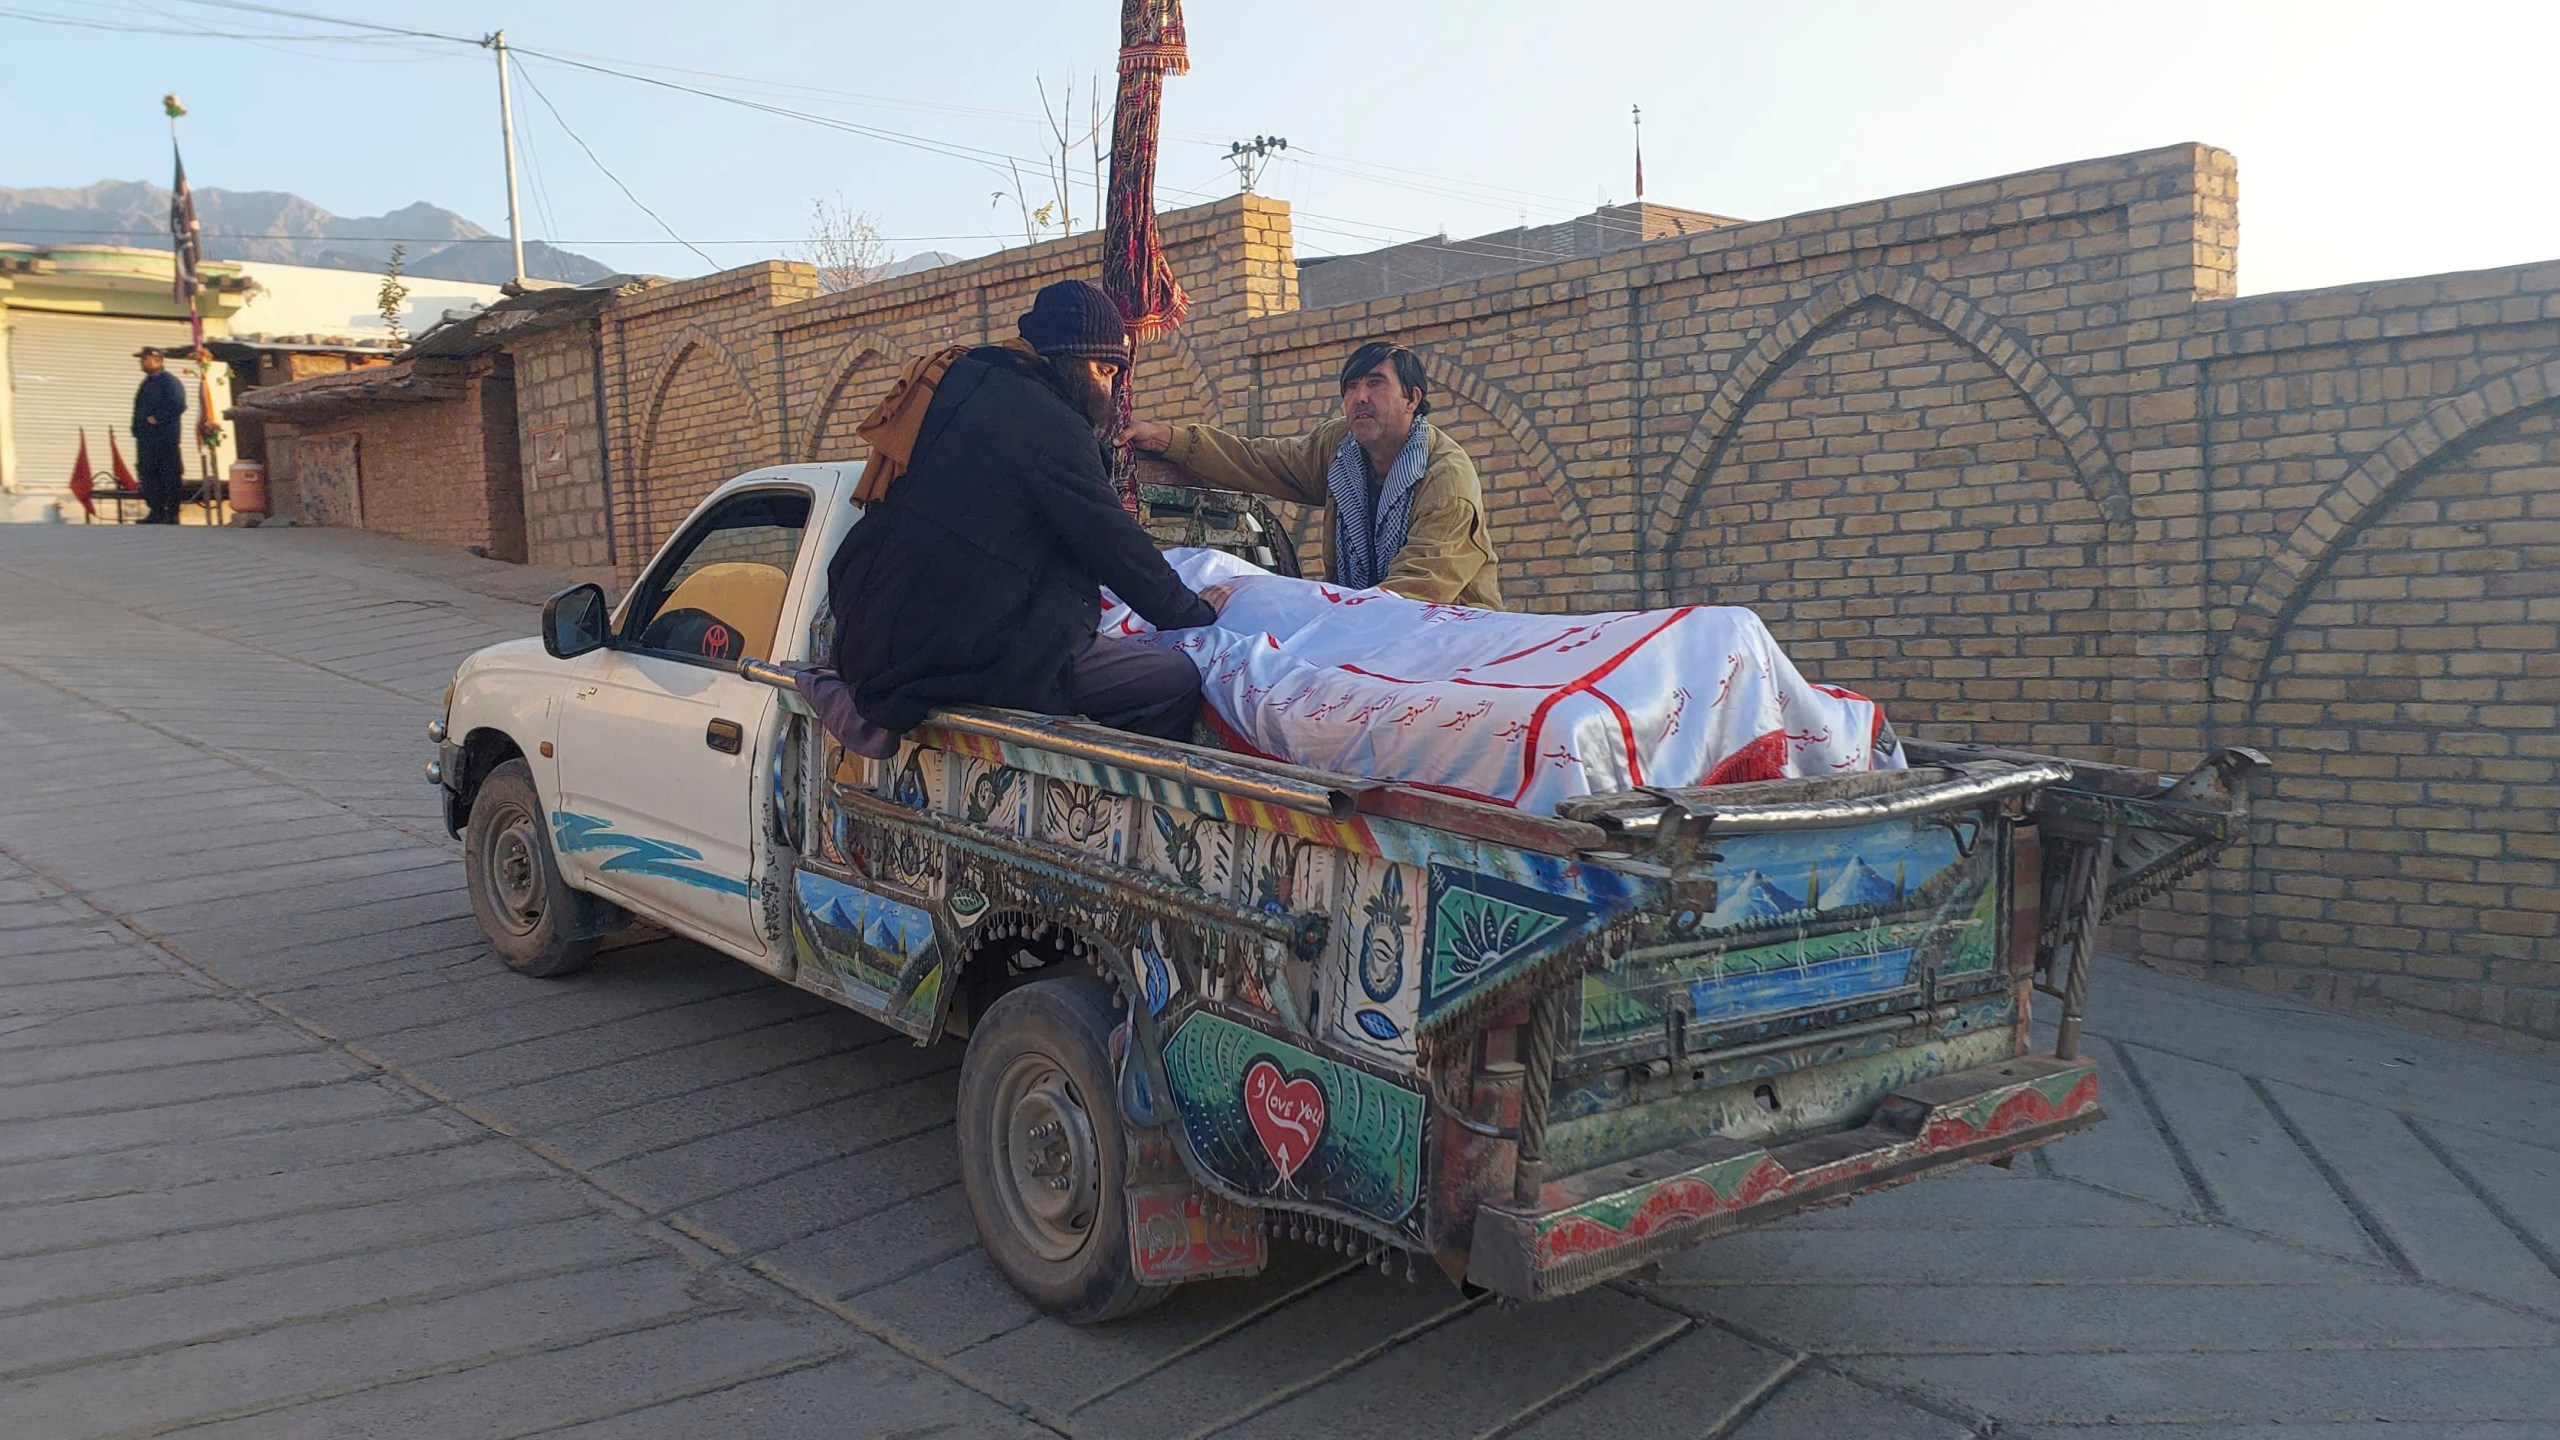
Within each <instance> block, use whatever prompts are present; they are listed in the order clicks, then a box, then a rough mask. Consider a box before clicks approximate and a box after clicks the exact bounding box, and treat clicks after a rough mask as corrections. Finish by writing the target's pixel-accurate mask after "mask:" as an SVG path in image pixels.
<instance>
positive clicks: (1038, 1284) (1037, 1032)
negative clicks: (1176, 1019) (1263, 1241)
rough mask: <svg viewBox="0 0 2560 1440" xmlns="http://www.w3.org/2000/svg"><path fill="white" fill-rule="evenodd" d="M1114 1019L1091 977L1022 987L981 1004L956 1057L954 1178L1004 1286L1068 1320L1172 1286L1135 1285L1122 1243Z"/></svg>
mask: <svg viewBox="0 0 2560 1440" xmlns="http://www.w3.org/2000/svg"><path fill="white" fill-rule="evenodd" d="M1118 1020H1119V1015H1118V1013H1117V1012H1116V1011H1115V1010H1114V1009H1113V1008H1112V1004H1111V991H1110V990H1109V989H1108V988H1107V987H1105V986H1104V985H1103V984H1102V982H1100V981H1098V980H1094V979H1091V978H1089V977H1085V976H1074V977H1068V978H1061V979H1056V980H1043V981H1040V982H1038V983H1036V984H1032V985H1025V986H1023V987H1021V988H1020V989H1018V990H1014V991H1011V992H1009V993H1007V994H1006V995H1005V996H1004V997H1003V998H1002V999H999V1000H998V1001H996V1003H995V1004H994V1005H993V1006H991V1007H989V1008H988V1010H987V1014H986V1018H985V1020H983V1021H982V1022H980V1023H979V1024H978V1025H977V1026H976V1027H975V1029H974V1030H973V1032H972V1033H971V1035H970V1036H969V1053H968V1055H967V1057H966V1058H965V1059H964V1060H962V1062H961V1065H960V1117H959V1119H960V1127H959V1128H960V1177H961V1181H962V1183H963V1185H964V1187H965V1188H966V1190H967V1191H968V1196H969V1215H970V1218H971V1219H973V1220H975V1221H976V1222H977V1226H978V1238H979V1239H980V1240H982V1241H983V1242H985V1244H986V1247H987V1257H988V1258H989V1259H990V1260H993V1261H994V1262H995V1266H996V1269H997V1270H999V1271H1001V1272H1002V1273H1003V1275H1004V1278H1005V1279H1006V1280H1008V1281H1010V1282H1011V1283H1012V1285H1013V1288H1014V1289H1016V1290H1019V1291H1021V1292H1022V1294H1023V1295H1024V1297H1025V1298H1027V1299H1029V1300H1030V1301H1031V1302H1032V1303H1033V1304H1035V1305H1038V1306H1039V1307H1040V1308H1041V1309H1043V1310H1045V1311H1047V1312H1048V1313H1050V1314H1052V1315H1055V1316H1057V1317H1058V1318H1059V1319H1061V1320H1065V1321H1068V1322H1070V1323H1072V1324H1077V1325H1090V1324H1095V1323H1098V1322H1100V1321H1104V1320H1114V1319H1118V1318H1119V1317H1121V1316H1124V1315H1130V1314H1134V1313H1136V1312H1138V1311H1140V1310H1143V1309H1146V1308H1148V1307H1149V1306H1152V1305H1154V1304H1155V1303H1156V1302H1158V1301H1160V1300H1162V1299H1163V1298H1164V1297H1165V1296H1166V1295H1167V1294H1169V1293H1171V1287H1169V1286H1144V1285H1140V1284H1139V1283H1138V1272H1137V1267H1136V1264H1135V1262H1134V1260H1133V1258H1132V1256H1131V1254H1130V1250H1129V1223H1128V1202H1127V1201H1126V1199H1124V1198H1123V1195H1122V1185H1123V1182H1124V1177H1125V1175H1126V1173H1127V1165H1128V1151H1127V1149H1126V1144H1127V1142H1126V1138H1125V1136H1124V1134H1123V1132H1122V1129H1121V1123H1120V1109H1119V1102H1118V1091H1117V1089H1116V1087H1115V1086H1114V1085H1113V1084H1112V1079H1111V1063H1110V1059H1109V1053H1110V1048H1109V1047H1110V1039H1111V1030H1112V1027H1113V1026H1114V1025H1115V1024H1116V1023H1118Z"/></svg>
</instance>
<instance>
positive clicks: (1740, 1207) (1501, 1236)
mask: <svg viewBox="0 0 2560 1440" xmlns="http://www.w3.org/2000/svg"><path fill="white" fill-rule="evenodd" d="M2102 1114H2103V1112H2102V1111H2100V1110H2099V1108H2098V1072H2097V1067H2095V1066H2094V1065H2092V1064H2090V1063H2089V1062H2088V1061H2086V1060H2056V1059H2054V1058H2052V1057H2051V1056H2021V1057H2019V1058H2017V1059H2014V1060H2005V1061H2002V1062H2001V1063H1999V1064H1997V1065H1984V1066H1980V1067H1978V1068H1976V1069H1972V1070H1959V1071H1956V1072H1954V1073H1953V1074H1948V1075H1941V1076H1938V1077H1937V1078H1935V1079H1932V1080H1925V1081H1922V1082H1920V1083H1918V1084H1914V1085H1909V1086H1905V1087H1903V1088H1902V1089H1900V1090H1896V1091H1894V1092H1893V1093H1892V1094H1890V1095H1887V1096H1886V1097H1885V1098H1884V1102H1883V1103H1882V1104H1880V1105H1878V1106H1877V1107H1876V1112H1875V1116H1874V1118H1872V1119H1870V1120H1869V1121H1868V1122H1867V1123H1866V1124H1864V1125H1861V1126H1859V1127H1858V1128H1857V1129H1854V1130H1846V1131H1842V1132H1840V1133H1838V1134H1832V1135H1817V1136H1812V1137H1809V1138H1806V1139H1802V1140H1793V1141H1788V1142H1785V1143H1783V1144H1779V1145H1776V1146H1761V1145H1755V1144H1752V1143H1750V1142H1747V1141H1737V1140H1702V1141H1697V1142H1694V1143H1692V1144H1688V1145H1681V1146H1676V1147H1673V1148H1671V1149H1668V1150H1658V1151H1655V1152H1654V1153H1653V1154H1650V1155H1645V1156H1640V1157H1638V1158H1636V1159H1634V1160H1628V1161H1623V1162H1620V1163H1617V1164H1612V1165H1603V1166H1598V1167H1596V1168H1593V1169H1590V1170H1586V1171H1583V1172H1582V1173H1580V1174H1577V1175H1566V1176H1561V1177H1559V1178H1557V1179H1555V1180H1552V1181H1549V1182H1548V1184H1547V1186H1546V1189H1545V1191H1544V1193H1543V1194H1542V1195H1541V1196H1540V1197H1539V1199H1540V1203H1539V1204H1538V1205H1537V1206H1536V1207H1535V1208H1526V1209H1524V1208H1521V1207H1517V1206H1511V1205H1499V1206H1497V1205H1487V1206H1485V1207H1483V1208H1481V1209H1479V1210H1478V1211H1477V1212H1476V1230H1475V1245H1474V1248H1473V1251H1472V1253H1471V1255H1470V1258H1469V1260H1468V1265H1467V1278H1468V1279H1469V1280H1471V1281H1473V1282H1474V1283H1476V1284H1478V1285H1482V1286H1484V1287H1485V1288H1486V1289H1489V1290H1492V1291H1494V1292H1495V1293H1497V1294H1501V1295H1507V1296H1510V1297H1512V1298H1514V1299H1521V1300H1544V1299H1552V1298H1554V1297H1556V1296H1559V1295H1570V1294H1572V1293H1573V1292H1574V1291H1576V1290H1581V1289H1584V1288H1586V1287H1588V1286H1592V1285H1596V1284H1599V1283H1600V1282H1601V1281H1603V1280H1607V1279H1610V1278H1612V1277H1614V1276H1617V1275H1622V1274H1624V1273H1626V1272H1627V1271H1629V1270H1633V1269H1635V1268H1637V1267H1638V1266H1641V1265H1644V1264H1647V1263H1649V1262H1651V1261H1654V1260H1658V1259H1660V1258H1662V1257H1663V1256H1664V1255H1667V1254H1669V1253H1671V1252H1672V1251H1674V1250H1679V1249H1683V1248H1685V1247H1687V1246H1690V1245H1693V1244H1696V1243H1697V1242H1699V1241H1701V1240H1705V1239H1708V1238H1709V1237H1711V1236H1716V1235H1722V1234H1726V1233H1729V1232H1731V1231H1735V1230H1744V1229H1749V1228H1750V1227H1752V1226H1755V1225H1760V1224H1765V1223H1767V1222H1768V1221H1770V1220H1774V1219H1776V1218H1778V1217H1779V1216H1782V1215H1785V1214H1788V1213H1790V1212H1793V1211H1796V1210H1801V1209H1804V1208H1806V1207H1808V1206H1811V1205H1816V1204H1819V1203H1821V1202H1823V1201H1827V1200H1839V1199H1845V1198H1847V1197H1849V1196H1851V1195H1856V1194H1859V1193H1861V1192H1863V1191H1868V1190H1881V1189H1884V1188H1886V1187H1888V1186H1892V1185H1898V1184H1901V1183H1902V1182H1904V1181H1906V1180H1915V1179H1918V1178H1919V1177H1921V1176H1923V1175H1930V1174H1934V1173H1936V1172H1938V1171H1941V1170H1952V1169H1954V1168H1955V1167H1957V1166H1959V1165H1967V1164H1972V1163H1974V1162H1976V1161H1981V1160H1990V1159H1995V1158H1997V1157H1999V1156H2002V1155H2009V1154H2014V1153H2016V1152H2018V1151H2020V1150H2027V1149H2032V1148H2033V1147H2035V1146H2038V1145H2042V1144H2045V1143H2047V1142H2048V1141H2052V1140H2058V1139H2060V1138H2062V1137H2063V1136H2065V1135H2068V1134H2071V1133H2072V1132H2074V1131H2077V1130H2084V1129H2087V1128H2088V1127H2089V1126H2091V1125H2094V1124H2096V1123H2097V1122H2098V1121H2099V1119H2100V1118H2101V1117H2102Z"/></svg>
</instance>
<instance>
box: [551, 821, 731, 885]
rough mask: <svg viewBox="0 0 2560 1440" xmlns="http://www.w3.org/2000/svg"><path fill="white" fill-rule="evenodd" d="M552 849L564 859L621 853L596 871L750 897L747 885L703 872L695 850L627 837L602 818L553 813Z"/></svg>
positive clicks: (631, 836) (688, 847)
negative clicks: (573, 855)
mask: <svg viewBox="0 0 2560 1440" xmlns="http://www.w3.org/2000/svg"><path fill="white" fill-rule="evenodd" d="M551 846H552V848H553V849H555V850H558V851H559V852H560V853H562V854H564V855H566V854H571V853H583V852H585V851H589V850H619V851H621V852H622V853H621V854H619V855H616V856H614V857H613V858H612V859H610V860H607V861H605V862H604V863H603V864H601V865H598V866H597V867H596V869H598V870H599V871H602V872H605V873H607V874H622V875H654V876H656V877H657V878H659V879H661V880H673V881H675V882H676V883H677V884H679V885H691V886H694V887H696V888H698V889H703V890H712V891H717V892H719V893H720V894H723V895H746V894H749V893H751V892H750V890H749V888H748V885H747V882H746V881H744V880H742V879H737V878H734V877H732V876H728V875H722V874H719V873H718V872H716V871H711V870H705V869H703V868H702V866H701V865H700V863H699V862H700V861H701V859H702V852H701V851H699V850H696V849H694V848H693V847H692V846H690V845H678V844H676V843H675V842H674V841H672V840H652V839H650V838H649V837H648V836H646V835H625V834H623V833H622V832H620V831H618V830H616V829H614V828H613V822H612V821H610V820H607V819H604V818H602V817H601V816H596V815H579V814H574V813H572V812H570V811H567V810H554V811H552V812H551Z"/></svg>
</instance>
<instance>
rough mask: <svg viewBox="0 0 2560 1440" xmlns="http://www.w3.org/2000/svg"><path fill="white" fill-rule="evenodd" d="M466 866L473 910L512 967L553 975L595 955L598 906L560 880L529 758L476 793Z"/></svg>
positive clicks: (501, 770) (496, 773)
mask: <svg viewBox="0 0 2560 1440" xmlns="http://www.w3.org/2000/svg"><path fill="white" fill-rule="evenodd" d="M462 869H463V874H464V876H465V878H466V879H467V880H468V881H469V883H470V887H471V913H472V915H473V916H474V917H475V918H477V919H478V920H479V922H480V929H481V932H482V933H484V934H486V935H487V936H488V937H489V948H490V949H492V950H495V951H497V952H498V958H499V959H501V960H504V961H505V962H507V968H508V969H510V970H514V971H517V972H518V973H520V974H525V975H536V976H543V977H546V978H547V977H549V976H553V975H567V974H571V973H573V972H575V971H579V970H583V969H585V968H587V966H588V964H589V963H590V962H592V961H593V960H594V959H595V954H596V937H595V914H596V912H595V904H594V902H593V901H591V900H590V899H588V898H587V897H586V896H585V895H584V894H581V893H580V892H578V891H576V890H573V889H571V888H569V882H568V881H566V880H564V879H562V878H561V876H560V862H559V860H558V859H557V858H556V857H554V856H553V855H552V853H551V836H550V833H549V831H548V830H547V829H546V828H545V827H544V825H543V823H542V797H541V796H540V795H539V794H537V793H536V792H535V790H534V786H533V769H532V767H531V766H528V765H526V764H525V763H524V762H523V761H522V760H510V761H508V762H507V763H505V764H504V765H501V766H499V767H498V768H497V769H495V770H492V771H490V772H489V777H488V778H487V779H485V780H483V781H481V782H480V788H479V790H478V792H477V793H476V794H474V795H473V796H472V798H471V823H470V824H469V826H467V827H466V828H465V829H464V831H463V841H462Z"/></svg>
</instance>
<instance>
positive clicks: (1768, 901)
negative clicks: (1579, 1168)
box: [1578, 818, 2000, 1060]
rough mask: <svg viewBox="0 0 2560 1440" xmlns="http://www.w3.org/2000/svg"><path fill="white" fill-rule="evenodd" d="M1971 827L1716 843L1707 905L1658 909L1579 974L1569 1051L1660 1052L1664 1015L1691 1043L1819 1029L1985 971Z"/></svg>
mask: <svg viewBox="0 0 2560 1440" xmlns="http://www.w3.org/2000/svg"><path fill="white" fill-rule="evenodd" d="M1977 838H1979V832H1978V831H1973V830H1970V829H1966V830H1963V831H1959V830H1957V829H1951V828H1950V827H1949V826H1948V825H1947V824H1945V823H1944V822H1943V821H1942V820H1941V821H1934V822H1933V821H1931V820H1929V819H1926V818H1923V819H1921V820H1918V821H1909V820H1897V821H1889V822H1885V823H1882V824H1878V825H1872V826H1865V827H1861V828H1858V829H1851V830H1827V831H1810V832H1805V833H1802V834H1794V835H1765V836H1750V837H1745V838H1741V839H1736V840H1731V841H1727V842H1725V843H1724V844H1723V845H1721V846H1720V847H1719V849H1720V853H1721V855H1722V857H1723V858H1722V859H1721V860H1720V861H1719V862H1718V863H1717V865H1716V866H1715V868H1714V870H1713V872H1712V874H1713V878H1714V879H1715V882H1716V902H1715V904H1714V906H1713V907H1712V908H1711V909H1706V910H1703V911H1697V910H1692V911H1686V912H1681V913H1679V914H1676V915H1674V916H1671V917H1669V918H1668V919H1667V920H1666V921H1664V922H1663V923H1662V924H1661V925H1660V926H1659V927H1657V928H1656V929H1655V930H1653V931H1651V932H1649V933H1647V934H1646V935H1644V936H1641V937H1638V938H1636V939H1635V941H1634V942H1633V943H1631V944H1629V945H1627V946H1626V947H1625V948H1624V949H1623V950H1622V952H1621V953H1620V954H1619V955H1618V956H1616V957H1614V958H1613V959H1611V960H1610V961H1609V962H1608V963H1607V964H1606V965H1604V966H1603V967H1602V968H1601V969H1600V970H1598V971H1596V972H1594V973H1592V974H1591V975H1589V976H1587V977H1585V979H1584V981H1583V985H1582V992H1581V1015H1580V1025H1579V1031H1578V1041H1579V1046H1580V1048H1581V1050H1582V1052H1583V1053H1584V1054H1586V1055H1592V1056H1600V1055H1607V1056H1613V1057H1617V1056H1623V1057H1624V1058H1626V1059H1630V1060H1632V1059H1639V1058H1644V1057H1646V1056H1650V1055H1654V1054H1659V1053H1662V1052H1663V1051H1664V1050H1665V1049H1666V1048H1667V1046H1668V1043H1669V1042H1668V1033H1669V1030H1668V1020H1669V1017H1670V1016H1672V1015H1674V1014H1676V1015H1677V1016H1678V1017H1679V1019H1680V1022H1681V1025H1682V1027H1683V1029H1684V1032H1685V1034H1684V1040H1685V1043H1686V1045H1687V1047H1688V1048H1689V1050H1691V1051H1695V1050H1697V1049H1703V1048H1708V1047H1712V1046H1715V1045H1719V1044H1728V1043H1733V1042H1734V1041H1736V1040H1739V1039H1742V1038H1745V1037H1748V1036H1751V1035H1757V1034H1770V1033H1783V1032H1785V1031H1789V1030H1797V1029H1813V1028H1819V1027H1820V1026H1822V1025H1824V1024H1828V1023H1833V1022H1835V1021H1841V1020H1846V1019H1850V1018H1853V1017H1854V1016H1855V1015H1859V1014H1873V1013H1879V1012H1882V1011H1890V1010H1893V1009H1897V1008H1904V1007H1905V1006H1906V1005H1910V1004H1918V1003H1920V1001H1921V999H1922V997H1923V996H1924V994H1926V993H1928V992H1929V991H1930V990H1931V988H1932V987H1933V986H1934V985H1943V984H1944V983H1945V982H1947V981H1949V980H1951V979H1955V978H1958V977H1964V976H1973V975H1978V974H1980V973H1981V972H1984V971H1987V970H1988V969H1990V968H1991V965H1992V961H1993V958H1994V956H1995V953H1996V950H1995V946H1996V942H1997V934H1996V928H1997V921H1998V912H1999V898H2000V897H1999V886H1998V884H1997V883H1996V882H1997V874H1996V871H1995V869H1994V866H1993V863H1992V855H1991V853H1990V851H1991V849H1992V848H1993V847H1988V846H1977V845H1975V844H1974V842H1975V840H1976V839H1977ZM1959 840H1961V841H1962V844H1959ZM1968 848H1970V849H1971V850H1972V853H1971V854H1966V853H1965V851H1966V849H1968Z"/></svg>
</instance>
